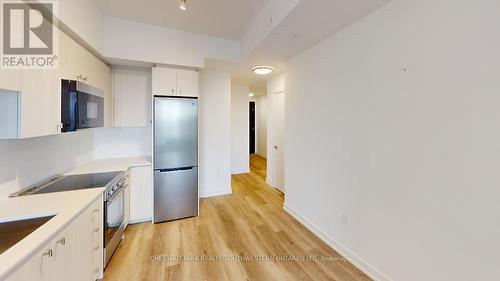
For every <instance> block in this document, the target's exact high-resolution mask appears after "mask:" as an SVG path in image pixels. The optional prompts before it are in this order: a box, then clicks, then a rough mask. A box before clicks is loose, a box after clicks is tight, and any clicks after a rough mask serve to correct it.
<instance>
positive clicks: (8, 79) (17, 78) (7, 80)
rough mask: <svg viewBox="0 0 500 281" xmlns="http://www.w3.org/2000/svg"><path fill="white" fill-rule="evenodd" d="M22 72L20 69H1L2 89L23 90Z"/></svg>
mask: <svg viewBox="0 0 500 281" xmlns="http://www.w3.org/2000/svg"><path fill="white" fill-rule="evenodd" d="M21 84H22V72H21V70H19V69H0V89H3V90H10V91H21Z"/></svg>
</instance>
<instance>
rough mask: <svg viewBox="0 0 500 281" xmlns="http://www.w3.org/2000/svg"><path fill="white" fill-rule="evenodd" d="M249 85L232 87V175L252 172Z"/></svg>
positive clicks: (233, 85) (234, 85)
mask: <svg viewBox="0 0 500 281" xmlns="http://www.w3.org/2000/svg"><path fill="white" fill-rule="evenodd" d="M248 93H250V87H249V86H248V85H239V84H232V85H231V173H232V174H244V173H249V172H250V157H249V149H250V143H249V142H250V139H249V138H250V136H249V122H250V121H249V112H248V110H249V101H250V99H249V97H248Z"/></svg>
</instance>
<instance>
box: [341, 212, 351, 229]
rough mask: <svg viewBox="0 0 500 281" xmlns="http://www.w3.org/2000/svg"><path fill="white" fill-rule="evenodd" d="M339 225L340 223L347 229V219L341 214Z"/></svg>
mask: <svg viewBox="0 0 500 281" xmlns="http://www.w3.org/2000/svg"><path fill="white" fill-rule="evenodd" d="M340 223H342V225H343V226H345V227H349V217H348V216H347V215H346V214H344V213H342V214H341V215H340Z"/></svg>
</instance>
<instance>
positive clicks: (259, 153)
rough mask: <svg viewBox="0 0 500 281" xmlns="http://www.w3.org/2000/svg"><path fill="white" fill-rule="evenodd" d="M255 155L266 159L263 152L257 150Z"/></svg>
mask: <svg viewBox="0 0 500 281" xmlns="http://www.w3.org/2000/svg"><path fill="white" fill-rule="evenodd" d="M257 155H259V156H260V157H262V158H264V159H267V155H266V154H264V153H261V152H257Z"/></svg>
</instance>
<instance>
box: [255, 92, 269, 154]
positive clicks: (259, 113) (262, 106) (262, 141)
mask: <svg viewBox="0 0 500 281" xmlns="http://www.w3.org/2000/svg"><path fill="white" fill-rule="evenodd" d="M255 107H256V110H255V111H256V114H255V115H256V116H255V119H256V130H257V147H256V152H257V154H259V155H260V156H262V157H264V158H267V95H263V96H257V97H255Z"/></svg>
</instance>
